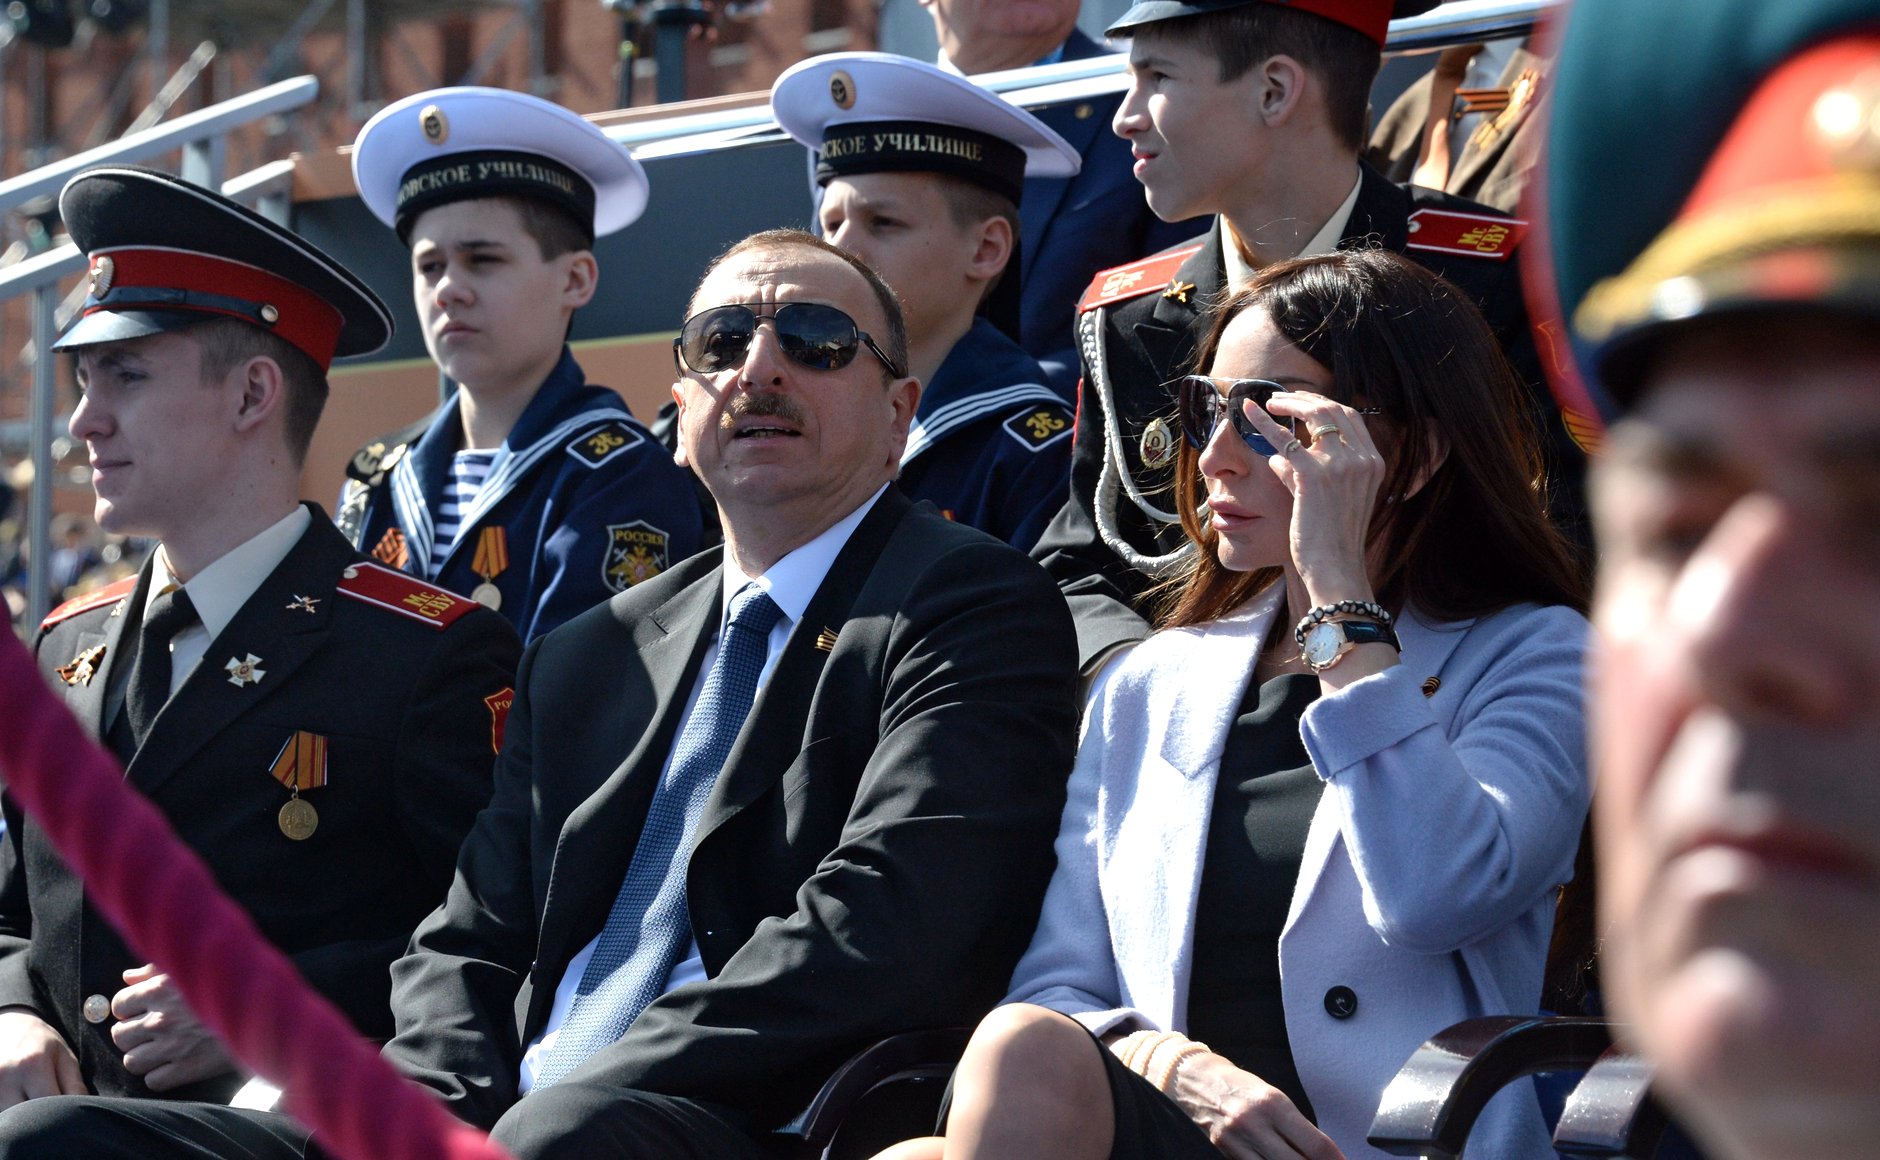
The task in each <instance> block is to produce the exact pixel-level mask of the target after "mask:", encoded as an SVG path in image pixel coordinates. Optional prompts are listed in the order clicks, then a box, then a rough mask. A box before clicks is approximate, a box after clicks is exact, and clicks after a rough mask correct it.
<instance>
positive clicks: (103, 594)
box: [39, 576, 137, 632]
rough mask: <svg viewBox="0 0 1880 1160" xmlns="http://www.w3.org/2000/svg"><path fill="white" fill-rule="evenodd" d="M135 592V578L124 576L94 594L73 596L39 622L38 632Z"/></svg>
mask: <svg viewBox="0 0 1880 1160" xmlns="http://www.w3.org/2000/svg"><path fill="white" fill-rule="evenodd" d="M135 591H137V577H135V576H126V577H124V579H122V580H118V581H115V582H113V583H110V584H107V585H105V586H104V587H103V588H100V589H98V590H97V591H96V592H87V593H86V594H85V595H83V596H74V597H73V598H72V599H70V600H68V601H66V602H65V603H64V604H61V605H59V606H58V607H57V608H55V609H53V610H52V611H51V612H48V613H46V618H45V619H44V620H42V621H40V622H39V631H41V632H44V631H45V630H46V629H48V628H51V627H52V626H53V625H55V624H57V623H59V622H60V621H61V620H69V619H70V618H72V617H74V616H77V615H78V614H79V613H81V612H90V611H91V610H92V609H94V608H101V607H103V606H104V605H106V604H116V603H117V602H118V601H120V600H122V599H124V598H125V597H126V596H129V595H130V594H131V593H133V592H135Z"/></svg>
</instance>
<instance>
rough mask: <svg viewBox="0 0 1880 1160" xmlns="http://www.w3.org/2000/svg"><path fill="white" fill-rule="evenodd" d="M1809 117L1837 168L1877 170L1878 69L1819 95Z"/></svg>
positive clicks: (1879, 139)
mask: <svg viewBox="0 0 1880 1160" xmlns="http://www.w3.org/2000/svg"><path fill="white" fill-rule="evenodd" d="M1809 119H1810V120H1811V122H1812V123H1813V128H1814V131H1815V137H1816V139H1817V140H1819V141H1820V142H1821V144H1822V145H1823V146H1824V147H1826V149H1827V150H1828V155H1829V158H1830V159H1831V161H1832V163H1833V165H1834V167H1835V168H1836V169H1839V170H1842V171H1857V172H1858V171H1873V170H1877V169H1880V70H1876V71H1870V72H1868V73H1865V74H1863V75H1862V76H1859V77H1856V78H1854V79H1853V80H1851V81H1849V82H1848V83H1846V84H1844V85H1841V86H1839V87H1837V88H1832V89H1829V90H1828V91H1827V92H1825V93H1823V94H1821V96H1820V97H1819V98H1817V99H1816V101H1815V106H1814V108H1813V109H1812V110H1810V118H1809Z"/></svg>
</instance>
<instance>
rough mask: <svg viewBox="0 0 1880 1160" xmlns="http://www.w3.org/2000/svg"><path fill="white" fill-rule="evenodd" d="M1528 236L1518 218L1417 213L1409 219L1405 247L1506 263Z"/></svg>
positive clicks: (1526, 230)
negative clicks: (1408, 239)
mask: <svg viewBox="0 0 1880 1160" xmlns="http://www.w3.org/2000/svg"><path fill="white" fill-rule="evenodd" d="M1527 232H1528V224H1527V223H1526V222H1524V221H1522V220H1521V219H1519V218H1505V217H1493V216H1491V215H1489V214H1484V213H1454V212H1452V211H1450V210H1446V209H1420V210H1417V211H1416V212H1415V213H1413V214H1411V215H1410V241H1409V243H1408V245H1409V247H1410V248H1411V249H1413V250H1434V251H1435V252H1437V253H1439V254H1466V255H1468V256H1469V257H1472V258H1489V259H1491V260H1493V261H1497V262H1505V261H1507V260H1508V257H1509V256H1510V255H1511V254H1513V253H1514V249H1515V247H1516V246H1518V245H1520V244H1521V239H1522V238H1525V237H1527Z"/></svg>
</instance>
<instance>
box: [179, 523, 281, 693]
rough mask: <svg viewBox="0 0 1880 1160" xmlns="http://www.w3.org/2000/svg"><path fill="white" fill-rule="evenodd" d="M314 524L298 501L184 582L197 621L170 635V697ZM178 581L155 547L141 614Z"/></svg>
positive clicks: (184, 589) (181, 685)
mask: <svg viewBox="0 0 1880 1160" xmlns="http://www.w3.org/2000/svg"><path fill="white" fill-rule="evenodd" d="M312 522H313V517H312V516H311V515H309V514H308V513H307V509H306V508H304V507H301V506H299V505H298V504H296V505H295V506H294V510H293V511H292V512H290V513H289V514H287V515H285V516H283V517H282V518H280V519H279V520H276V521H275V522H274V523H272V524H269V525H268V526H267V527H266V528H264V529H262V530H261V531H259V532H257V533H255V534H254V535H253V536H250V537H249V538H248V539H247V540H245V541H243V543H242V544H241V545H240V546H239V547H236V548H232V549H230V550H229V551H227V552H224V553H222V555H221V556H220V557H218V558H217V559H216V561H215V563H213V564H210V565H209V566H208V567H207V568H204V569H203V570H202V571H200V572H198V573H196V575H195V576H193V577H191V578H190V579H189V580H188V581H187V582H184V583H183V584H182V589H183V591H185V592H187V593H189V602H190V603H191V604H194V605H195V606H196V616H197V618H198V620H199V621H200V623H197V624H192V625H190V626H189V627H188V628H185V629H183V630H181V631H180V632H178V633H177V634H176V635H175V636H173V637H171V638H170V693H171V695H175V693H176V690H178V689H180V688H182V687H183V682H184V681H186V680H188V679H189V674H190V673H191V672H192V671H194V669H195V667H196V665H197V664H199V663H200V662H201V661H202V658H203V654H204V653H207V652H208V651H209V644H210V642H212V641H214V640H215V638H216V637H217V636H218V635H220V634H221V632H222V630H223V629H225V628H227V627H228V622H229V621H231V620H234V619H235V614H236V613H237V612H240V611H241V608H242V605H244V604H246V603H248V598H249V597H250V596H253V595H254V594H255V589H257V588H259V587H261V582H262V581H263V580H266V579H267V578H268V575H269V574H270V573H272V572H273V571H274V569H276V568H278V567H280V564H281V561H282V560H285V559H286V558H287V553H288V552H290V551H292V550H293V547H294V545H295V544H297V543H299V542H300V537H301V536H302V535H304V534H305V533H306V531H307V525H308V524H310V523H312ZM177 584H178V581H177V579H176V573H175V572H172V571H171V570H170V558H169V557H168V556H167V555H165V554H164V551H163V548H162V546H161V545H158V547H157V552H156V558H155V559H154V560H153V561H151V565H150V591H149V592H148V593H147V594H146V596H145V600H144V615H145V616H146V617H148V616H149V615H150V605H151V604H152V603H154V602H155V601H156V599H157V597H158V596H159V595H160V594H162V593H163V592H164V591H165V590H166V589H169V588H172V587H175V586H176V585H177Z"/></svg>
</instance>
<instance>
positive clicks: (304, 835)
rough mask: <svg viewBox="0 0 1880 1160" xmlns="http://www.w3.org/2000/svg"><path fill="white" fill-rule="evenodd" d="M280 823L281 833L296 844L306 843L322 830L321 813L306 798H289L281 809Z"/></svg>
mask: <svg viewBox="0 0 1880 1160" xmlns="http://www.w3.org/2000/svg"><path fill="white" fill-rule="evenodd" d="M280 823H281V833H283V834H286V835H287V836H288V837H289V838H292V839H293V840H294V841H296V842H304V841H306V840H307V839H308V838H311V837H313V832H314V831H315V830H317V829H319V828H320V811H319V810H316V809H314V808H313V803H312V802H309V801H307V800H306V799H304V798H289V799H288V802H287V804H286V805H284V806H282V807H281V813H280Z"/></svg>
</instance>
